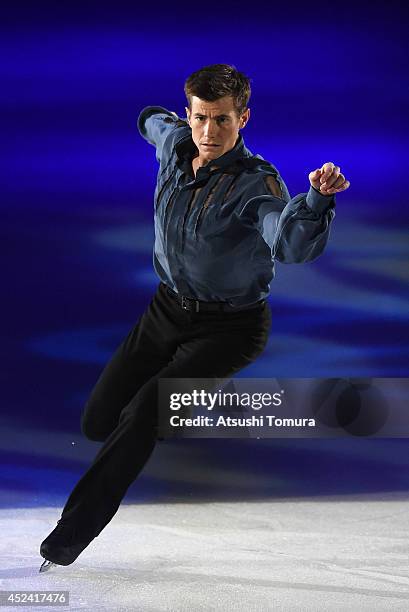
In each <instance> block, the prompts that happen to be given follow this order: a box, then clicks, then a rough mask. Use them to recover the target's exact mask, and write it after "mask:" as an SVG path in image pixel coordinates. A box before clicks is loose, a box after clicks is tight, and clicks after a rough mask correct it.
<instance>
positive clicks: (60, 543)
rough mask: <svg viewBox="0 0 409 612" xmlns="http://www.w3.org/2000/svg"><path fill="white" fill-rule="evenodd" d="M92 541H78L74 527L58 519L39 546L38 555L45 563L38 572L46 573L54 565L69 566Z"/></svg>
mask: <svg viewBox="0 0 409 612" xmlns="http://www.w3.org/2000/svg"><path fill="white" fill-rule="evenodd" d="M93 539H94V538H91V539H84V538H82V539H80V538H79V536H78V535H76V530H75V527H73V526H72V525H70V524H68V523H64V522H63V521H62V519H59V520H58V521H57V527H55V529H54V530H53V531H52V532H51V533H50V535H49V536H47V537H46V539H45V540H44V542H42V544H41V546H40V555H41V556H42V557H44V559H45V561H44V562H43V564H42V565H41V567H40V570H39V571H40V572H46V571H47V570H49V569H51V568H52V567H53V566H54V565H70V564H71V563H73V561H75V559H76V558H77V557H78V555H80V554H81V553H82V551H83V550H84V548H86V547H87V546H88V544H89V543H90V542H92V540H93Z"/></svg>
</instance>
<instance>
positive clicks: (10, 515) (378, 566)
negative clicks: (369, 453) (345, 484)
mask: <svg viewBox="0 0 409 612" xmlns="http://www.w3.org/2000/svg"><path fill="white" fill-rule="evenodd" d="M57 518H58V512H57V511H56V509H55V508H49V507H48V508H35V509H22V508H20V509H17V510H16V509H11V510H3V511H2V512H1V527H2V534H3V535H2V540H1V542H2V543H1V560H2V564H1V565H2V569H1V579H2V584H1V588H2V589H3V590H28V589H29V590H44V589H45V590H50V591H55V590H68V591H69V594H70V605H69V609H70V610H109V611H113V610H121V611H124V612H125V611H128V610H141V611H165V610H166V611H171V610H172V611H173V610H175V611H179V610H180V611H182V610H183V611H189V612H190V611H193V610H218V611H219V610H220V611H227V610H243V611H248V610H255V611H262V610H276V611H278V610H280V611H281V610H282V611H285V612H287V611H288V612H290V611H295V610H303V611H307V610H308V611H311V612H313V611H318V610H323V611H324V610H325V611H333V610H334V611H335V610H337V611H339V612H341V611H345V610H350V611H355V610H367V611H368V612H369V611H373V612H374V611H377V610H379V611H381V610H382V611H386V610H400V611H402V612H403V611H405V610H408V609H409V568H408V536H409V534H408V531H409V529H408V528H409V521H408V511H407V503H406V500H405V499H402V498H400V497H399V496H398V495H392V494H391V495H388V496H385V498H384V499H379V496H377V497H376V498H374V496H371V495H368V496H366V497H361V498H359V497H357V496H352V497H350V498H348V497H344V498H342V499H339V498H336V499H335V498H333V499H331V498H325V499H322V498H319V499H317V498H313V499H308V500H305V499H293V500H291V501H288V500H285V499H282V500H280V499H276V500H274V502H265V503H191V504H187V503H179V504H168V503H161V504H141V505H137V504H124V505H122V506H121V507H120V509H119V511H118V513H117V515H116V516H115V517H114V519H113V520H112V521H111V523H110V524H109V525H108V526H107V527H106V529H105V530H104V531H103V532H102V533H101V534H100V535H99V536H98V538H96V539H95V540H93V542H91V544H90V545H89V547H88V548H87V549H86V550H85V551H84V552H83V553H82V555H80V557H78V559H77V560H76V561H75V562H74V563H73V564H72V565H71V566H67V567H62V566H58V567H53V568H52V569H50V570H49V571H48V572H47V573H42V574H40V573H39V572H38V569H39V565H40V562H41V557H40V556H39V554H38V547H39V543H40V541H41V540H42V539H43V538H44V537H45V536H46V535H47V534H48V531H49V530H50V526H51V525H53V524H54V522H55V521H56V519H57ZM37 609H38V608H37ZM47 609H51V608H48V607H47ZM52 609H57V608H54V607H53V608H52ZM58 609H64V608H61V607H60V608H58ZM65 609H67V608H65Z"/></svg>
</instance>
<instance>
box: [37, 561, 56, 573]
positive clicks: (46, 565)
mask: <svg viewBox="0 0 409 612" xmlns="http://www.w3.org/2000/svg"><path fill="white" fill-rule="evenodd" d="M55 565H57V563H53V562H52V561H48V559H45V561H43V563H42V564H41V567H40V569H39V570H38V571H39V572H48V570H50V569H51V568H52V567H53V566H55Z"/></svg>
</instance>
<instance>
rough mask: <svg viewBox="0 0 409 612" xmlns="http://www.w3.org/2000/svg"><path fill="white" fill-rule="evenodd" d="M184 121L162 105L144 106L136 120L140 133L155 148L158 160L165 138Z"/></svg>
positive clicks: (158, 159)
mask: <svg viewBox="0 0 409 612" xmlns="http://www.w3.org/2000/svg"><path fill="white" fill-rule="evenodd" d="M184 123H185V122H183V121H182V120H181V119H179V117H178V115H177V114H176V113H174V112H172V111H169V110H167V109H166V108H164V107H163V106H146V107H145V108H143V109H142V110H141V112H140V113H139V116H138V120H137V126H138V130H139V133H140V135H141V136H142V138H144V139H145V140H146V141H147V142H149V143H150V144H151V145H153V146H154V147H155V148H156V159H157V161H159V162H160V160H161V157H162V151H163V145H164V142H165V140H166V138H167V137H168V136H169V134H170V133H171V132H172V131H173V130H175V129H176V128H178V127H180V126H181V125H182V124H184ZM186 125H187V124H186Z"/></svg>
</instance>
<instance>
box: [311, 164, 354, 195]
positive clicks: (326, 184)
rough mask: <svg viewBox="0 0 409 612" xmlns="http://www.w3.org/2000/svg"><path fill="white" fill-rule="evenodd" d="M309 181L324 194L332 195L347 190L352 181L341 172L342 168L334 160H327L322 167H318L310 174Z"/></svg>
mask: <svg viewBox="0 0 409 612" xmlns="http://www.w3.org/2000/svg"><path fill="white" fill-rule="evenodd" d="M308 178H309V181H310V183H311V185H312V186H313V187H315V189H317V190H318V191H320V192H321V193H322V195H332V194H334V193H338V192H339V191H345V189H348V187H349V186H350V184H351V183H350V182H349V181H347V180H346V178H345V176H344V175H343V174H341V168H340V167H339V166H336V165H335V164H333V163H332V162H325V164H323V166H322V167H321V168H317V170H314V171H313V172H310V173H309V175H308Z"/></svg>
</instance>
